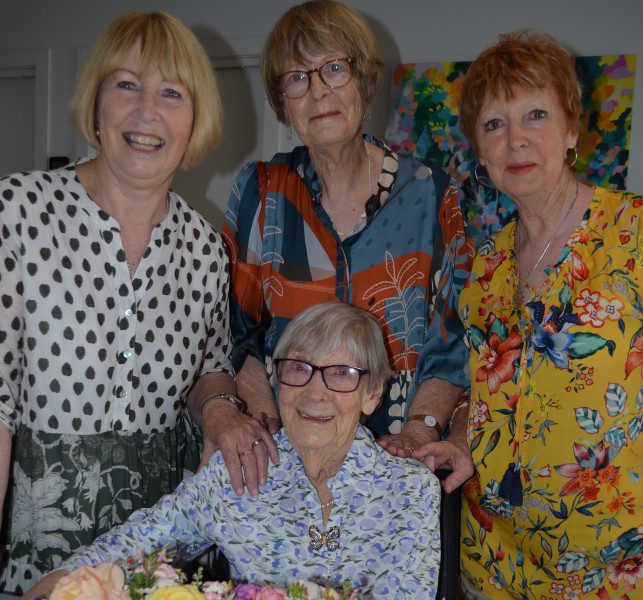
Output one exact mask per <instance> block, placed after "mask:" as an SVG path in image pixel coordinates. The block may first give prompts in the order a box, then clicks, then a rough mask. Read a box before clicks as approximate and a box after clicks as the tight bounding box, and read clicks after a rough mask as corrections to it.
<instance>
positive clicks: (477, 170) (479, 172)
mask: <svg viewBox="0 0 643 600" xmlns="http://www.w3.org/2000/svg"><path fill="white" fill-rule="evenodd" d="M473 178H474V179H475V180H476V183H478V184H480V185H481V186H483V187H486V188H493V187H494V185H493V181H491V177H489V173H488V172H487V169H486V167H485V166H484V165H481V164H480V163H479V162H477V161H476V164H475V166H474V167H473Z"/></svg>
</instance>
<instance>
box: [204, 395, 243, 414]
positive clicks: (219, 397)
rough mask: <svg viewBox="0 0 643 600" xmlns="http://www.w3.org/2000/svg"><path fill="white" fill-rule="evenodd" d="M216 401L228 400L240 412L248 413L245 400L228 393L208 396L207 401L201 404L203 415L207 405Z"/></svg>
mask: <svg viewBox="0 0 643 600" xmlns="http://www.w3.org/2000/svg"><path fill="white" fill-rule="evenodd" d="M214 400H226V401H227V402H229V403H230V404H232V406H234V407H235V408H237V409H238V410H239V412H241V413H247V412H248V405H247V404H246V403H245V401H244V400H242V399H241V398H237V397H236V396H233V395H232V394H226V392H219V393H218V394H213V395H212V396H206V397H205V399H204V400H203V401H202V402H201V411H200V412H201V415H203V410H204V409H205V407H206V405H207V404H209V403H210V402H213V401H214Z"/></svg>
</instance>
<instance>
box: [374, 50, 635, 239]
mask: <svg viewBox="0 0 643 600" xmlns="http://www.w3.org/2000/svg"><path fill="white" fill-rule="evenodd" d="M469 64H470V63H468V62H439V63H425V64H417V63H415V64H404V65H399V66H398V67H396V68H395V69H394V71H393V80H392V87H391V116H390V120H389V125H388V128H387V130H386V140H387V142H388V144H389V145H390V146H391V148H392V149H393V150H394V151H395V152H398V153H402V154H413V155H414V156H418V157H421V158H426V159H429V160H431V161H433V162H435V163H437V164H439V165H441V166H443V167H444V168H445V169H446V170H447V171H448V172H449V173H450V174H451V176H452V177H455V179H456V180H457V181H458V183H459V184H460V195H461V202H462V208H463V212H464V215H465V218H466V219H467V222H468V224H469V229H470V231H471V235H472V237H473V238H474V242H475V243H476V245H478V244H479V243H480V242H482V240H483V239H484V238H485V237H487V236H488V235H489V234H491V233H493V232H494V231H496V230H498V229H499V228H500V227H502V226H503V225H504V224H505V223H506V222H507V221H508V220H510V219H512V218H514V216H515V212H516V207H515V205H514V203H513V202H512V201H511V200H510V199H509V198H508V197H507V196H505V195H503V194H501V193H499V192H498V191H497V190H495V189H494V188H492V187H490V186H488V184H487V185H486V186H483V185H481V184H479V183H478V182H477V181H476V179H475V178H474V177H473V176H472V175H473V169H474V165H475V162H474V156H473V152H472V151H471V147H470V144H469V141H468V140H467V139H466V138H465V137H464V136H463V134H462V132H461V131H460V126H459V122H458V102H459V100H460V89H461V86H462V80H463V77H464V74H465V73H466V71H467V69H468V67H469ZM575 66H576V71H577V73H578V75H579V78H580V80H581V83H582V85H583V108H584V110H583V114H582V116H581V127H580V139H579V142H578V162H577V164H576V169H577V170H578V173H579V177H581V178H583V179H585V180H587V181H589V182H591V183H593V184H595V185H599V186H602V187H608V188H612V189H625V186H626V180H627V164H628V157H629V144H630V129H631V124H632V101H633V98H634V77H635V69H636V55H635V54H620V55H609V56H585V57H579V58H576V59H575Z"/></svg>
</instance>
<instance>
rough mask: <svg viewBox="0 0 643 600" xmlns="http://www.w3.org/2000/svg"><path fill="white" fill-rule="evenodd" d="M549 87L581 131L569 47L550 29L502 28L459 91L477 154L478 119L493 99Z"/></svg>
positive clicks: (577, 87)
mask: <svg viewBox="0 0 643 600" xmlns="http://www.w3.org/2000/svg"><path fill="white" fill-rule="evenodd" d="M545 87H550V88H552V89H553V90H554V91H555V92H556V96H557V97H558V101H559V102H560V105H561V107H562V108H563V111H564V112H565V115H566V117H567V123H568V125H569V130H570V131H572V132H574V133H577V132H578V125H579V118H580V114H581V110H582V91H581V86H580V83H579V81H578V77H577V75H576V71H575V70H574V66H573V64H572V59H571V57H570V55H569V54H568V53H567V51H566V50H565V49H564V48H563V47H562V46H561V45H560V44H559V43H558V42H557V41H556V40H555V39H554V38H553V37H551V36H550V35H549V34H547V33H542V32H537V31H529V30H524V29H523V30H520V31H516V32H514V33H508V34H502V35H500V36H499V41H498V43H497V44H495V45H494V46H490V47H489V48H487V49H486V50H484V51H483V52H482V54H480V56H478V58H476V59H475V60H474V61H473V62H472V63H471V66H470V67H469V70H468V71H467V74H466V75H465V78H464V83H463V84H462V93H461V95H460V128H461V129H462V133H464V135H465V136H466V137H467V138H469V141H470V142H471V145H472V147H473V151H474V152H475V154H476V155H477V154H478V144H477V141H476V120H477V119H478V115H479V114H480V111H481V110H482V109H483V108H484V106H485V105H486V104H487V103H488V102H489V101H490V100H492V99H495V98H513V97H514V95H515V93H516V91H517V90H518V89H542V88H545Z"/></svg>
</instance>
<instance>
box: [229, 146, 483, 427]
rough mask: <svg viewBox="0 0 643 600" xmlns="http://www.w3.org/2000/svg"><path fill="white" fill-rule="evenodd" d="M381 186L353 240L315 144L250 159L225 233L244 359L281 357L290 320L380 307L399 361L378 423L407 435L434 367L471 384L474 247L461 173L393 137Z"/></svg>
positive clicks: (436, 373)
mask: <svg viewBox="0 0 643 600" xmlns="http://www.w3.org/2000/svg"><path fill="white" fill-rule="evenodd" d="M366 139H367V140H368V141H370V142H371V143H373V144H377V145H379V146H380V147H382V148H383V149H384V152H385V161H384V170H383V172H382V174H381V175H380V178H379V185H378V188H379V192H378V193H376V194H374V195H373V196H372V197H371V199H370V200H369V201H368V202H367V204H366V207H365V215H366V218H365V222H364V226H363V227H362V228H360V229H359V230H358V231H356V232H354V233H353V234H351V235H349V236H348V237H346V238H344V239H342V238H341V237H340V236H339V235H338V233H337V232H336V231H335V229H334V227H333V224H332V221H331V220H330V217H329V216H328V214H327V213H326V211H325V210H324V208H323V207H322V205H321V203H320V202H319V201H318V200H319V194H320V192H321V185H320V181H319V178H318V176H317V173H316V172H315V167H314V165H313V163H312V162H311V160H310V155H309V152H308V149H307V148H305V147H299V148H295V150H293V151H292V152H291V153H289V154H277V155H276V156H275V157H274V158H273V159H272V160H271V161H270V162H258V163H249V164H247V165H246V166H245V167H243V168H242V169H241V171H240V172H239V174H238V176H237V179H236V182H235V185H234V188H233V190H232V193H231V195H230V200H229V204H228V209H227V212H226V220H225V226H224V229H223V236H224V238H225V239H226V241H227V243H228V245H229V249H230V259H231V277H232V294H231V299H230V300H231V309H232V323H231V328H232V333H233V337H234V342H235V349H234V351H233V357H232V360H233V364H234V365H235V367H236V368H237V369H238V368H239V366H240V365H241V364H243V361H244V360H245V357H246V356H247V355H251V356H254V357H255V358H257V359H258V360H259V361H260V362H264V361H265V364H266V367H267V368H268V370H269V371H270V370H271V364H270V357H271V356H272V352H273V350H274V347H275V345H276V343H277V340H278V339H279V336H280V335H281V333H282V332H283V330H284V328H285V326H286V325H287V324H288V322H289V321H290V319H292V318H293V317H294V316H296V315H297V314H298V313H299V312H301V311H302V310H303V309H304V308H306V307H308V306H310V305H312V304H317V303H319V302H328V301H332V300H336V301H339V302H347V303H350V304H352V305H354V306H357V307H359V308H363V309H365V310H368V311H370V312H371V313H372V314H373V315H375V316H376V317H377V319H378V320H379V322H380V324H381V325H382V327H383V329H384V334H385V340H386V345H387V349H388V353H389V357H390V361H391V365H392V366H393V368H394V370H395V376H394V377H393V378H392V379H391V381H390V383H389V388H388V394H387V395H385V398H384V401H383V403H382V406H381V408H380V409H379V411H378V412H377V413H376V415H375V416H374V417H373V418H372V419H371V421H370V422H369V426H370V427H371V429H372V430H373V431H374V432H375V433H376V434H378V435H381V434H384V433H397V432H398V431H399V430H400V428H401V425H402V419H403V417H404V415H405V412H406V410H407V404H408V403H409V401H410V399H411V398H412V397H413V394H414V392H415V389H417V386H418V385H419V384H420V383H421V382H422V381H424V380H426V379H429V378H431V377H437V378H439V379H444V380H447V381H449V382H450V383H452V384H453V385H456V386H459V387H467V386H468V377H467V370H466V356H467V353H466V347H465V345H464V339H463V338H464V332H463V330H462V325H461V323H460V321H459V320H458V318H457V314H456V313H457V302H458V296H459V293H460V290H461V289H462V285H463V284H464V282H465V280H466V278H467V276H468V272H469V263H470V260H471V256H472V254H473V252H472V250H471V248H470V246H469V245H468V242H467V239H466V237H465V234H464V224H463V220H462V214H461V211H460V208H459V206H458V200H457V194H456V188H455V183H454V182H453V181H450V180H449V178H448V177H447V176H446V175H445V174H444V172H443V171H442V170H441V169H439V168H437V167H436V168H435V169H433V168H432V167H430V166H429V165H428V164H427V163H425V162H423V161H420V160H418V159H416V158H412V157H407V156H399V157H398V156H397V155H395V154H394V153H392V152H391V151H390V150H389V149H388V148H387V147H386V146H385V145H384V144H383V143H382V142H380V141H379V140H376V139H375V138H372V137H370V136H368V137H367V138H366Z"/></svg>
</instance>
